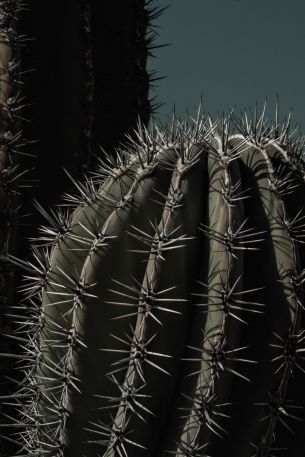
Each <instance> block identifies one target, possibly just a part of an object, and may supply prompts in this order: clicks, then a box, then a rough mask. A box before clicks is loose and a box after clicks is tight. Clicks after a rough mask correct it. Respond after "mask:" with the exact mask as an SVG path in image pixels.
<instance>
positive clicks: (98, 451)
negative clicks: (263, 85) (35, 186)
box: [19, 112, 305, 457]
mask: <svg viewBox="0 0 305 457" xmlns="http://www.w3.org/2000/svg"><path fill="white" fill-rule="evenodd" d="M137 135H138V139H137V140H130V141H129V143H128V144H126V145H125V147H122V148H121V149H120V150H118V154H117V161H116V163H114V162H111V159H110V157H109V159H108V163H107V162H106V161H105V163H104V165H103V166H100V167H99V168H98V169H97V170H96V172H95V173H94V175H93V178H94V179H93V178H92V177H87V179H86V180H85V181H84V182H75V184H76V187H77V189H78V190H77V195H76V194H68V195H66V198H65V203H64V206H63V207H62V208H61V209H60V210H59V211H58V212H54V211H45V210H43V209H42V208H41V211H42V212H43V213H44V214H45V217H46V219H47V224H46V225H45V226H42V227H41V229H40V236H39V237H38V238H37V239H36V240H35V242H34V251H33V254H34V257H35V261H33V262H32V264H30V263H28V264H24V267H25V268H26V269H28V272H27V274H26V276H25V278H24V285H23V293H24V299H25V302H24V305H23V308H22V315H24V313H26V312H28V320H27V324H28V327H27V328H26V330H25V331H24V338H25V339H24V343H23V346H24V347H25V353H24V360H25V365H26V366H25V378H24V383H23V384H22V386H21V389H20V391H19V394H20V396H24V397H25V399H26V400H25V401H24V407H23V417H22V416H21V417H20V423H21V424H22V423H23V424H24V426H25V430H23V431H22V437H23V440H24V441H25V445H24V452H25V451H26V452H28V454H29V455H37V454H38V455H52V456H53V455H58V456H59V455H64V456H75V457H77V456H82V455H86V456H87V457H89V456H90V457H91V456H97V455H103V456H107V457H108V456H144V455H147V456H151V457H153V456H158V457H159V456H160V457H161V456H163V455H176V456H192V457H193V456H214V457H216V456H217V457H218V456H221V455H223V452H224V450H226V451H227V452H228V453H229V454H230V455H234V456H238V457H239V456H240V457H244V456H256V457H258V456H268V455H269V456H270V455H278V454H277V450H281V449H285V448H287V449H288V451H287V452H289V456H300V455H301V452H302V451H301V449H303V444H304V438H303V433H302V426H303V423H302V421H303V420H304V411H303V409H302V408H303V407H304V396H295V395H293V392H294V390H295V389H296V390H297V389H299V388H300V386H301V385H302V383H303V379H304V378H303V375H304V370H305V367H304V363H303V359H304V358H303V356H302V353H303V351H304V340H305V335H304V286H303V283H304V275H305V273H304V271H305V270H304V261H305V257H304V256H305V251H304V247H303V246H304V237H305V231H304V217H305V215H304V213H303V207H304V191H305V188H304V171H305V163H304V160H303V157H302V142H301V140H297V139H294V137H295V132H291V131H290V120H289V119H288V121H287V122H286V123H285V124H284V125H283V126H282V127H281V126H280V125H279V123H278V121H277V120H276V121H275V123H274V124H271V123H270V122H269V121H268V120H267V119H266V118H265V116H264V112H263V113H262V114H261V115H260V116H257V115H256V114H255V115H254V118H253V119H252V120H249V116H247V115H245V116H244V117H243V118H242V119H237V118H236V117H234V116H233V115H229V116H227V117H225V116H223V117H222V118H219V119H217V120H216V121H215V122H212V121H211V120H210V119H209V118H207V119H206V118H205V117H202V116H201V115H200V113H199V112H198V118H197V120H196V121H195V122H194V123H193V125H191V124H188V123H187V122H186V121H185V122H180V121H178V120H176V119H173V122H172V124H171V126H169V127H168V128H167V129H162V127H158V126H154V127H153V131H152V132H148V131H147V130H146V129H145V128H143V127H142V126H139V129H138V133H137ZM65 205H68V208H67V206H65ZM69 206H72V208H70V209H69ZM26 303H27V304H26ZM21 330H22V329H21ZM286 431H287V432H289V431H291V432H294V435H291V436H287V434H286ZM292 437H293V438H292ZM292 441H293V444H292V451H291V446H290V444H291V442H292ZM294 443H297V445H295V444H294ZM297 449H299V450H297ZM279 455H280V454H279ZM287 455H288V454H287Z"/></svg>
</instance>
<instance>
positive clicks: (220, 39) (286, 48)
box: [149, 0, 305, 134]
mask: <svg viewBox="0 0 305 457" xmlns="http://www.w3.org/2000/svg"><path fill="white" fill-rule="evenodd" d="M169 3H170V2H169V1H167V0H156V2H155V4H156V5H159V6H165V5H168V4H169ZM304 20H305V1H304V0H172V2H171V4H170V6H169V7H168V9H167V10H166V11H165V12H164V13H163V14H162V15H161V16H160V17H159V18H158V19H157V21H155V23H156V24H157V25H158V26H160V28H159V29H158V33H159V37H158V38H157V40H156V44H162V43H171V45H170V46H167V47H163V48H159V49H157V50H156V51H155V58H153V59H150V61H149V68H150V69H154V70H156V72H157V75H158V76H166V78H165V79H163V80H160V81H158V82H157V87H156V88H155V89H153V90H151V96H155V95H157V101H158V102H160V103H164V105H163V106H162V107H161V108H160V109H159V111H158V113H157V114H156V116H155V117H156V118H159V119H161V120H162V121H166V116H167V115H168V114H170V113H171V111H172V108H173V106H174V104H175V107H176V112H177V114H178V115H179V116H181V117H184V115H185V113H186V111H187V110H188V112H189V113H190V114H193V113H194V109H195V107H197V106H198V104H199V100H200V96H201V95H202V97H203V105H204V109H205V111H206V112H208V113H211V114H212V115H216V114H217V113H220V112H223V111H227V110H229V109H231V108H233V107H235V112H236V114H237V113H239V112H240V111H242V110H244V109H246V108H254V106H255V103H256V102H257V103H258V107H259V108H260V109H261V108H262V106H263V103H264V101H265V99H266V97H267V103H268V110H267V112H268V113H269V114H270V115H271V116H272V117H273V113H274V107H275V99H276V94H277V93H278V94H279V101H280V113H281V118H284V117H285V116H286V115H287V114H288V112H289V110H290V109H292V119H293V124H300V126H301V130H302V133H303V134H304V133H305V106H304V100H305V26H304Z"/></svg>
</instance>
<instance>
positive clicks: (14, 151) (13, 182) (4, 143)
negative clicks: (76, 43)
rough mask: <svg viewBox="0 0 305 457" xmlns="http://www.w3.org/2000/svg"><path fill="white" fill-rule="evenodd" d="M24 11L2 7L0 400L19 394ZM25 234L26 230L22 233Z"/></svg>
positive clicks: (4, 1)
mask: <svg viewBox="0 0 305 457" xmlns="http://www.w3.org/2000/svg"><path fill="white" fill-rule="evenodd" d="M23 7H24V5H23V2H22V1H20V0H1V1H0V347H1V350H0V352H1V356H0V372H1V377H0V389H1V394H2V395H3V394H10V393H11V392H12V391H13V390H14V389H15V383H14V382H13V381H12V379H11V377H12V375H13V373H14V372H15V367H14V363H13V362H14V359H12V354H13V353H15V352H16V349H17V346H16V345H15V344H14V342H13V341H12V340H8V339H7V338H5V337H3V334H4V333H11V332H13V331H16V326H15V325H14V324H13V323H12V321H11V320H10V318H9V317H8V312H9V310H10V309H11V307H12V306H15V305H16V303H15V300H16V284H17V280H18V273H17V271H16V268H15V266H14V265H13V264H11V263H9V262H8V261H7V260H8V257H9V256H10V255H20V252H19V245H20V239H19V235H20V232H21V230H22V226H23V220H24V216H25V214H24V211H23V210H22V208H21V206H22V205H21V200H22V199H21V194H22V193H23V196H24V195H25V193H26V192H25V188H26V187H27V183H26V178H25V175H26V174H27V170H26V168H25V167H24V165H23V160H22V158H23V155H24V150H23V148H24V146H26V145H27V143H30V142H28V141H26V140H25V139H24V135H23V132H22V126H21V124H22V122H23V120H24V119H23V108H24V106H25V104H24V99H23V97H22V93H21V86H22V82H23V79H24V76H25V73H26V71H25V70H24V71H23V70H22V69H21V68H20V67H21V61H20V52H21V48H22V46H24V45H25V42H26V41H27V38H26V37H25V36H24V35H22V34H20V32H19V30H18V22H19V15H20V12H21V11H22V9H23ZM20 229H21V230H20ZM0 409H1V413H2V415H1V419H0V425H2V424H3V422H4V421H5V422H6V421H7V419H6V418H5V417H4V416H3V414H11V413H12V408H11V405H9V404H5V403H2V404H1V407H0ZM6 445H7V442H3V441H2V440H1V442H0V454H1V455H4V453H6V452H7V446H6Z"/></svg>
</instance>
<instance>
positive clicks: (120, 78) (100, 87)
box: [20, 0, 164, 206]
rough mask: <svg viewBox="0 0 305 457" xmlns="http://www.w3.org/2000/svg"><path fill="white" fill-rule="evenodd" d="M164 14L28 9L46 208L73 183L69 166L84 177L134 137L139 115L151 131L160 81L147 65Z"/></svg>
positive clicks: (86, 3) (129, 4)
mask: <svg viewBox="0 0 305 457" xmlns="http://www.w3.org/2000/svg"><path fill="white" fill-rule="evenodd" d="M163 9H164V8H157V7H155V6H153V5H152V2H151V0H127V1H126V0H116V1H115V2H101V1H100V0H77V1H75V0H67V1H65V2H64V3H63V2H62V1H61V0H53V1H52V3H51V4H50V5H49V7H48V8H46V7H45V4H44V3H43V2H31V3H29V4H28V10H29V11H25V12H24V13H23V14H22V16H21V21H20V26H21V30H22V31H23V33H25V34H26V35H29V36H33V37H34V38H35V39H34V40H32V41H30V42H29V43H28V45H27V46H26V47H24V49H23V51H22V62H23V65H24V66H25V67H29V66H30V67H31V68H32V67H33V68H35V71H33V72H31V73H30V74H29V77H28V81H27V84H26V85H25V87H24V95H25V97H26V100H29V101H30V102H31V106H30V107H29V109H28V112H29V114H28V116H29V119H30V120H31V122H30V123H28V124H27V125H25V126H24V132H25V135H26V136H27V137H28V138H35V139H37V140H38V141H37V143H36V144H35V145H33V146H31V148H29V150H28V151H29V152H30V153H32V154H34V155H36V156H37V160H36V162H35V168H36V178H37V179H39V185H38V186H37V190H36V192H35V193H34V192H33V196H34V197H35V198H36V199H39V201H40V202H41V203H42V204H43V205H44V206H49V205H53V204H56V203H57V202H58V200H59V198H60V196H61V194H62V193H63V192H64V191H66V190H67V186H69V185H70V184H71V183H70V181H69V179H68V178H67V176H66V175H65V173H64V172H63V171H62V168H63V167H64V168H65V169H66V170H67V171H68V172H69V173H70V174H71V175H72V176H73V177H78V178H79V177H80V176H81V174H82V172H83V171H84V170H86V169H87V168H88V167H91V166H93V164H94V163H95V160H96V158H95V156H103V150H102V148H105V149H106V150H107V151H108V152H110V151H111V150H112V149H113V147H114V146H117V145H118V144H119V142H120V141H122V140H123V139H124V134H125V133H126V132H130V133H131V132H132V131H133V129H134V128H135V127H136V123H137V117H138V116H140V117H141V119H142V121H143V122H144V123H145V124H146V125H147V124H148V121H149V117H150V115H151V113H152V112H153V111H154V109H156V107H157V106H155V105H154V102H153V101H149V87H150V86H151V85H153V84H154V81H155V80H156V79H158V78H156V77H155V75H154V74H150V73H149V72H148V71H147V70H146V62H147V58H148V55H151V54H152V53H153V51H154V48H155V47H156V46H155V44H154V38H155V36H156V33H155V30H154V22H155V19H156V17H157V16H158V15H159V14H161V12H162V10H163ZM54 30H56V33H54ZM118 106H120V116H119V120H118V119H117V109H118ZM101 125H102V128H101ZM50 157H52V160H49V158H50ZM54 175H56V176H57V180H56V186H54V185H53V177H52V176H54Z"/></svg>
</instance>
